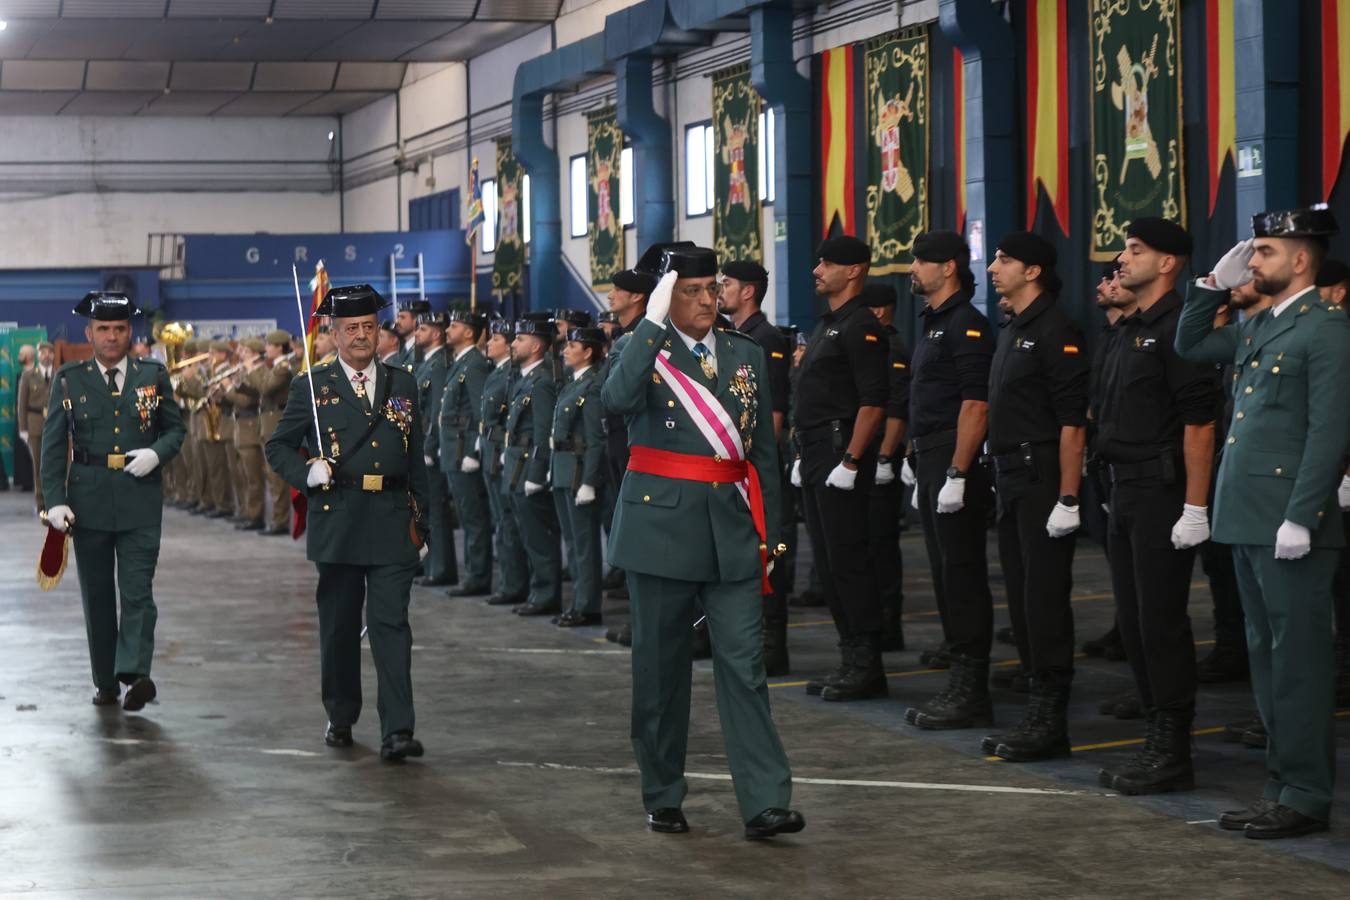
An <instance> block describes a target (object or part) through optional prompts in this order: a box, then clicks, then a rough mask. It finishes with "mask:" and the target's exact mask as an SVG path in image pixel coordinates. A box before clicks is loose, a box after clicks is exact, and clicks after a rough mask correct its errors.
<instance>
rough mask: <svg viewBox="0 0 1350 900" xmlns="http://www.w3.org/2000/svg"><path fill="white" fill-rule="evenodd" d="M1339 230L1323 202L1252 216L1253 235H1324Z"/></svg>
mask: <svg viewBox="0 0 1350 900" xmlns="http://www.w3.org/2000/svg"><path fill="white" fill-rule="evenodd" d="M1340 230H1341V229H1340V227H1339V226H1338V225H1337V224H1336V217H1335V216H1333V215H1332V214H1331V210H1329V209H1327V207H1326V204H1324V203H1319V204H1317V205H1316V206H1312V207H1309V208H1308V209H1286V210H1281V211H1279V212H1263V213H1257V214H1256V215H1254V216H1252V235H1253V236H1255V237H1326V236H1327V235H1331V234H1336V233H1337V232H1339V231H1340Z"/></svg>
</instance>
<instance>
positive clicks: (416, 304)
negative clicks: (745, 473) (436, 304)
mask: <svg viewBox="0 0 1350 900" xmlns="http://www.w3.org/2000/svg"><path fill="white" fill-rule="evenodd" d="M398 311H399V312H409V313H412V314H413V315H414V316H420V315H421V314H422V313H428V312H431V301H430V300H422V299H418V300H404V301H403V302H402V303H400V304H399V305H398Z"/></svg>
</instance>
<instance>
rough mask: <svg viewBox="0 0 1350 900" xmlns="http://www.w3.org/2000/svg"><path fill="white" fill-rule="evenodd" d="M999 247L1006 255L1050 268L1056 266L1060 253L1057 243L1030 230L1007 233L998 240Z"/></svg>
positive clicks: (1025, 263) (1028, 264)
mask: <svg viewBox="0 0 1350 900" xmlns="http://www.w3.org/2000/svg"><path fill="white" fill-rule="evenodd" d="M998 249H1000V250H1002V251H1003V255H1004V256H1011V257H1012V258H1013V259H1015V260H1018V261H1020V262H1021V263H1022V264H1023V265H1027V266H1040V267H1041V268H1042V269H1048V268H1050V267H1052V266H1054V264H1055V262H1056V260H1058V259H1059V255H1058V254H1057V253H1056V252H1055V245H1054V244H1052V243H1050V242H1049V241H1047V240H1046V239H1045V238H1043V237H1041V236H1040V235H1039V234H1033V233H1032V232H1030V231H1013V232H1010V233H1008V234H1005V235H1004V236H1003V238H1002V239H1001V240H1000V241H999V242H998Z"/></svg>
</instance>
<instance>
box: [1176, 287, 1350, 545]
mask: <svg viewBox="0 0 1350 900" xmlns="http://www.w3.org/2000/svg"><path fill="white" fill-rule="evenodd" d="M1227 297H1228V294H1227V292H1226V291H1213V290H1208V289H1206V288H1202V287H1199V286H1194V285H1193V286H1192V287H1191V289H1190V294H1189V295H1188V296H1187V298H1186V306H1185V308H1184V309H1183V310H1182V313H1181V322H1180V324H1179V325H1178V326H1177V338H1176V348H1177V352H1178V353H1180V354H1181V355H1182V356H1184V357H1186V358H1187V359H1194V360H1202V361H1205V362H1216V363H1225V364H1227V363H1232V364H1233V365H1234V366H1235V367H1236V371H1235V373H1234V380H1233V383H1232V389H1233V423H1232V425H1230V426H1229V429H1228V437H1227V439H1226V441H1225V443H1224V444H1223V445H1222V450H1223V455H1222V460H1221V462H1220V463H1219V480H1218V486H1217V488H1216V489H1215V497H1214V515H1213V516H1212V517H1211V520H1212V521H1213V523H1214V540H1216V541H1219V542H1220V543H1224V544H1255V545H1260V546H1268V547H1269V546H1274V544H1275V533H1276V532H1277V531H1278V530H1279V528H1280V525H1281V524H1282V523H1283V522H1284V521H1285V520H1286V519H1288V520H1289V521H1290V522H1294V523H1295V524H1298V525H1302V526H1303V527H1305V528H1307V529H1308V530H1309V531H1311V532H1312V544H1313V546H1314V547H1341V546H1344V544H1345V538H1344V535H1343V533H1342V526H1341V515H1340V510H1339V509H1338V507H1337V503H1336V486H1337V484H1338V483H1339V481H1340V477H1341V474H1342V472H1344V470H1345V453H1346V449H1347V447H1348V446H1350V414H1347V413H1348V411H1350V320H1347V319H1346V316H1345V313H1344V312H1343V311H1342V310H1341V309H1339V308H1338V307H1336V306H1335V305H1334V304H1329V303H1325V302H1323V301H1322V300H1320V299H1319V298H1318V296H1317V294H1316V293H1315V292H1314V291H1313V289H1311V288H1310V289H1309V292H1308V293H1304V294H1301V295H1299V296H1298V297H1297V298H1296V299H1294V301H1293V302H1292V303H1291V305H1290V306H1289V307H1287V308H1286V309H1285V310H1284V312H1282V313H1280V315H1279V317H1278V318H1275V317H1272V316H1271V315H1270V313H1269V312H1268V311H1266V312H1262V313H1259V314H1258V315H1256V316H1254V317H1252V318H1251V319H1248V320H1246V321H1243V322H1241V323H1232V324H1229V325H1226V326H1224V327H1223V328H1219V329H1215V328H1214V327H1213V321H1214V313H1215V311H1216V310H1217V309H1218V307H1219V304H1221V303H1223V302H1224V301H1225V300H1226V299H1227Z"/></svg>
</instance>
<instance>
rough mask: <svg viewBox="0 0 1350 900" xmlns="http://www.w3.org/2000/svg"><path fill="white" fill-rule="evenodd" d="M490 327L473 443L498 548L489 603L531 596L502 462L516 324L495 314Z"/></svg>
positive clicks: (519, 600)
mask: <svg viewBox="0 0 1350 900" xmlns="http://www.w3.org/2000/svg"><path fill="white" fill-rule="evenodd" d="M488 331H489V335H488V341H487V358H488V360H489V362H491V364H492V370H491V371H490V372H488V374H487V378H486V379H484V381H483V402H482V406H481V407H480V409H479V420H478V444H477V448H478V449H477V456H478V458H479V460H480V461H481V464H482V469H481V471H482V474H483V483H484V485H485V486H486V487H487V500H488V507H489V509H490V510H491V511H492V528H493V532H494V535H495V537H496V551H497V552H496V557H497V593H495V594H493V595H492V596H491V597H489V598H488V600H487V602H488V605H489V606H516V605H518V604H521V603H524V602H525V601H526V599H527V598H528V596H529V578H528V575H529V564H528V563H527V562H526V560H525V546H524V544H522V543H521V540H520V526H519V525H518V524H517V522H516V514H515V510H514V509H512V506H511V499H510V496H509V493H510V488H511V485H510V481H509V479H507V478H505V477H503V471H504V466H503V465H502V463H503V454H504V452H505V450H506V414H507V411H508V409H509V407H510V402H511V387H512V382H513V381H514V379H515V378H518V377H519V372H517V371H516V367H515V364H514V363H513V362H512V361H511V342H512V341H513V340H514V339H515V336H516V327H515V324H514V323H513V322H511V321H510V320H509V319H494V320H492V323H491V324H490V325H489V326H488Z"/></svg>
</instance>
